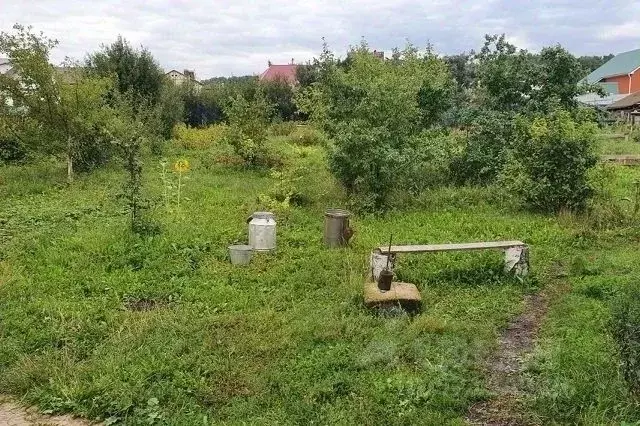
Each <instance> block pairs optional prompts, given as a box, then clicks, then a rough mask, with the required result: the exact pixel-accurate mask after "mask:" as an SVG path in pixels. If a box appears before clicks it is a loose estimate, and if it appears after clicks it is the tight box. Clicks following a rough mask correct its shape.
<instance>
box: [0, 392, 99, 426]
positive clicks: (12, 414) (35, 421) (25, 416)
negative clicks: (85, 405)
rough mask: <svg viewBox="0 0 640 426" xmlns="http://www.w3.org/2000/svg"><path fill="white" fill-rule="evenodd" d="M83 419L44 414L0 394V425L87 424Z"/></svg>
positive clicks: (47, 425) (62, 425) (65, 425)
mask: <svg viewBox="0 0 640 426" xmlns="http://www.w3.org/2000/svg"><path fill="white" fill-rule="evenodd" d="M90 424H92V423H89V422H87V421H85V420H81V419H77V418H75V417H71V416H46V415H43V414H39V413H38V411H37V410H35V409H34V408H25V407H23V406H21V405H18V404H16V403H15V402H13V401H12V400H11V399H9V398H8V397H5V396H2V395H0V426H89V425H90Z"/></svg>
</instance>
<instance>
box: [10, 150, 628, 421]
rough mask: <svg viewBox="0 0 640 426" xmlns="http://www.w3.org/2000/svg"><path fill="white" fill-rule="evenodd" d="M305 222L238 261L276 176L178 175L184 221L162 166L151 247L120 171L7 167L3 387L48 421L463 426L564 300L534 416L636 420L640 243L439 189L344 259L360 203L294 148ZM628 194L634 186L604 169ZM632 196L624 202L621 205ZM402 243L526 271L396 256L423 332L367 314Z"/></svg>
mask: <svg viewBox="0 0 640 426" xmlns="http://www.w3.org/2000/svg"><path fill="white" fill-rule="evenodd" d="M287 149H289V150H290V151H292V152H293V154H292V156H293V157H292V158H293V159H292V160H291V164H292V165H294V166H297V167H298V168H300V169H302V170H303V173H302V175H301V176H300V180H299V181H298V182H297V187H298V189H299V191H300V192H301V193H302V194H304V201H305V202H304V203H302V205H301V206H291V207H285V206H280V207H278V206H276V214H277V221H278V247H277V250H276V251H274V252H273V253H268V254H256V255H255V257H254V259H253V261H252V263H251V264H250V265H249V266H247V267H234V266H232V265H231V264H230V263H229V261H228V256H227V249H226V248H227V246H228V245H229V244H232V243H234V242H236V241H245V240H246V239H247V235H246V227H247V226H246V219H247V217H248V216H249V215H250V214H251V213H252V212H253V211H256V210H262V209H265V208H273V207H274V206H273V205H268V204H265V201H264V200H265V197H264V196H263V195H264V194H267V193H269V191H270V190H271V189H272V188H273V187H274V186H277V185H279V179H280V177H278V176H274V175H273V174H270V173H268V172H265V171H260V170H246V169H243V168H241V167H239V166H237V165H234V164H228V162H224V161H219V158H218V157H216V154H215V152H213V151H212V150H206V149H205V150H186V149H184V148H174V149H173V150H171V151H170V152H169V153H168V154H167V157H168V159H169V160H170V161H175V160H176V159H178V158H186V159H188V160H189V161H190V163H191V170H190V171H189V172H187V173H186V174H185V176H186V178H187V179H185V180H184V182H183V187H182V190H181V197H182V199H181V203H180V206H179V207H178V206H177V205H176V203H175V200H174V196H173V195H172V197H171V200H170V206H169V208H167V207H166V206H165V203H164V200H163V198H162V194H163V184H162V181H161V178H160V165H159V162H160V159H159V158H155V157H153V156H150V155H149V156H148V157H146V158H145V176H144V178H145V191H146V194H147V196H148V197H149V198H150V201H151V203H150V204H151V206H152V208H151V209H150V210H149V212H148V213H147V214H148V217H149V218H150V219H152V220H153V221H154V222H156V223H157V224H159V226H160V232H159V233H157V234H155V235H148V236H135V235H132V234H131V233H130V231H129V230H128V228H127V226H128V220H129V219H128V217H127V215H126V211H125V209H124V202H123V201H122V200H121V199H119V198H118V194H119V193H120V192H121V187H122V182H123V180H124V177H123V173H122V171H121V170H120V169H119V167H117V166H116V165H114V166H111V167H108V168H106V169H103V170H99V171H97V172H94V173H93V174H91V175H89V176H85V177H80V178H79V179H77V180H76V181H75V182H74V183H73V184H71V185H69V186H67V185H66V184H64V179H65V175H64V170H63V169H62V168H61V166H60V165H58V164H57V163H55V162H51V163H40V164H37V165H30V166H5V167H2V168H0V198H1V199H2V200H3V202H2V203H1V204H0V389H2V391H3V392H6V393H10V394H13V395H16V396H17V397H19V398H21V399H22V400H23V401H25V402H27V403H33V404H36V405H38V407H39V408H41V409H42V410H47V411H51V412H72V413H76V414H79V415H82V416H85V417H87V418H89V419H106V420H107V423H116V422H122V423H125V424H149V423H157V424H172V425H191V424H193V425H202V424H371V425H373V424H407V425H413V424H434V425H435V424H463V423H464V417H465V415H466V413H467V410H468V408H469V407H470V406H471V405H472V404H474V403H475V402H477V401H480V400H483V399H486V398H488V397H490V394H489V393H488V392H487V390H486V387H485V383H484V375H483V374H484V372H483V368H482V366H483V363H484V361H485V360H486V359H487V357H488V356H489V355H490V354H491V352H492V351H493V350H494V349H495V348H496V345H497V336H498V335H499V333H500V332H501V330H502V329H503V328H504V327H505V326H506V325H507V324H508V322H509V321H510V319H512V318H514V317H515V316H517V315H518V314H519V313H520V312H521V311H522V309H523V302H522V300H523V296H524V295H525V294H527V293H532V292H537V291H539V290H540V289H543V288H544V289H547V291H549V292H550V293H551V294H555V297H553V298H552V302H551V311H550V314H549V317H548V319H547V320H546V321H545V322H544V324H543V326H542V336H541V340H540V341H539V343H538V345H537V346H536V349H535V350H534V353H533V355H532V357H531V359H530V360H528V361H527V365H528V369H527V376H528V378H529V385H530V388H531V389H530V390H531V392H530V396H529V397H528V399H527V401H526V407H527V410H529V411H530V412H529V415H530V417H531V418H532V419H534V420H536V421H539V422H541V423H545V424H548V423H552V422H561V423H562V422H567V423H584V424H595V423H598V424H600V423H612V424H614V423H615V424H618V423H620V422H622V421H628V422H633V421H637V420H638V419H640V410H639V408H638V403H637V401H636V400H634V398H633V397H632V396H631V395H630V394H629V393H628V391H627V387H626V384H625V382H624V380H623V379H622V377H621V375H620V374H619V372H618V369H617V365H618V358H617V354H616V346H615V344H614V342H613V340H612V337H611V333H610V331H609V326H608V321H609V318H610V310H609V304H610V303H611V296H612V295H613V294H615V292H616V291H617V289H618V288H620V287H622V286H625V285H626V284H628V283H629V282H631V281H633V280H637V277H638V273H637V263H638V259H639V257H638V254H637V241H638V236H639V235H640V234H639V233H638V232H637V229H636V228H635V227H634V226H625V227H622V228H621V227H617V228H613V229H600V230H594V229H592V228H591V227H590V225H589V223H588V222H585V221H586V219H584V218H576V217H573V216H568V215H564V216H560V217H549V216H541V215H540V216H539V215H534V214H530V213H523V212H519V211H514V210H511V209H506V208H505V207H504V206H503V207H500V205H499V204H498V203H496V202H495V200H494V198H495V197H494V196H493V195H492V194H491V191H490V190H487V189H477V188H465V187H461V188H449V187H445V188H439V189H434V190H431V191H427V192H426V193H425V194H423V195H421V196H420V197H419V198H417V199H414V200H413V201H412V203H411V205H410V206H409V207H407V208H406V209H404V210H401V211H394V212H390V213H388V214H386V215H384V216H358V215H355V216H354V217H353V218H352V224H353V226H354V228H355V229H356V234H355V237H354V238H353V240H352V243H351V245H350V247H348V248H345V249H337V250H330V249H326V248H324V247H323V246H322V243H321V240H322V230H323V212H324V210H325V209H326V208H328V207H345V206H347V205H348V202H349V200H347V199H345V197H344V195H343V194H342V192H341V191H340V190H339V189H338V187H337V185H336V184H335V183H334V181H333V179H332V177H331V175H330V174H329V172H328V170H327V169H326V165H325V164H326V161H325V158H324V155H325V154H324V151H323V148H322V147H319V146H309V147H295V148H294V147H288V148H287ZM612 173H613V175H614V178H615V182H616V187H615V191H614V192H615V194H616V197H618V196H628V194H630V193H631V192H632V189H631V188H630V187H629V185H628V182H630V181H632V180H633V179H635V177H636V176H638V172H637V171H635V170H632V169H622V168H612ZM625 194H626V195H625ZM390 233H393V235H394V240H395V241H396V242H397V243H445V242H468V241H482V240H497V239H509V240H510V239H521V240H523V241H525V242H527V243H528V244H529V246H530V247H531V265H532V271H533V273H532V275H531V276H530V277H529V278H527V279H526V280H525V281H524V282H520V281H518V280H516V279H514V278H511V277H508V276H505V275H504V274H503V273H502V264H501V262H502V259H501V254H500V253H496V252H472V253H455V254H437V255H420V256H418V255H416V256H404V257H401V258H400V259H399V269H398V276H399V278H400V279H402V280H405V281H409V282H413V283H416V284H417V285H418V287H419V288H420V290H421V292H422V297H423V307H422V311H421V313H420V314H418V315H416V316H414V317H409V316H406V315H395V316H391V315H381V314H377V313H375V312H371V311H368V310H367V309H365V308H364V307H363V303H362V302H363V301H362V286H363V282H364V279H365V276H366V268H367V264H368V254H369V252H370V251H371V249H372V248H373V247H375V246H377V245H380V244H381V243H383V242H385V241H387V239H388V237H389V234H390Z"/></svg>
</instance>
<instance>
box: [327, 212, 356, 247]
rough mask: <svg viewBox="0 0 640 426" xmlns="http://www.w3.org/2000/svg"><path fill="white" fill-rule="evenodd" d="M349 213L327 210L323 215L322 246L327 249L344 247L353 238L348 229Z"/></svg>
mask: <svg viewBox="0 0 640 426" xmlns="http://www.w3.org/2000/svg"><path fill="white" fill-rule="evenodd" d="M349 216H351V213H349V212H348V211H346V210H342V209H328V210H327V211H326V212H325V213H324V245H325V246H327V247H344V246H346V245H347V243H348V242H349V239H351V237H352V236H353V229H351V227H349Z"/></svg>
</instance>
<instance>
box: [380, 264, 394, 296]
mask: <svg viewBox="0 0 640 426" xmlns="http://www.w3.org/2000/svg"><path fill="white" fill-rule="evenodd" d="M392 281H393V272H391V271H390V270H388V269H383V270H382V271H381V272H380V277H379V278H378V288H379V289H380V290H382V291H389V290H391V282H392Z"/></svg>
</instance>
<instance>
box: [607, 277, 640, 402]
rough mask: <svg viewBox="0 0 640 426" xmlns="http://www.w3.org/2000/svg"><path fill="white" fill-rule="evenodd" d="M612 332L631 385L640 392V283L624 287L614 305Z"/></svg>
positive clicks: (636, 391) (624, 373) (626, 377)
mask: <svg viewBox="0 0 640 426" xmlns="http://www.w3.org/2000/svg"><path fill="white" fill-rule="evenodd" d="M612 311H613V312H612V323H611V325H612V327H611V328H612V332H613V336H614V337H615V339H616V342H617V343H618V349H619V354H620V361H621V368H622V373H623V375H624V378H625V379H626V381H627V383H628V384H629V387H630V388H631V389H632V390H633V391H634V392H635V393H636V394H640V285H638V284H637V283H636V284H632V285H630V286H629V287H628V288H626V289H624V290H623V291H622V292H621V293H620V294H619V295H618V297H617V298H616V301H615V303H614V304H613V305H612Z"/></svg>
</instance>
